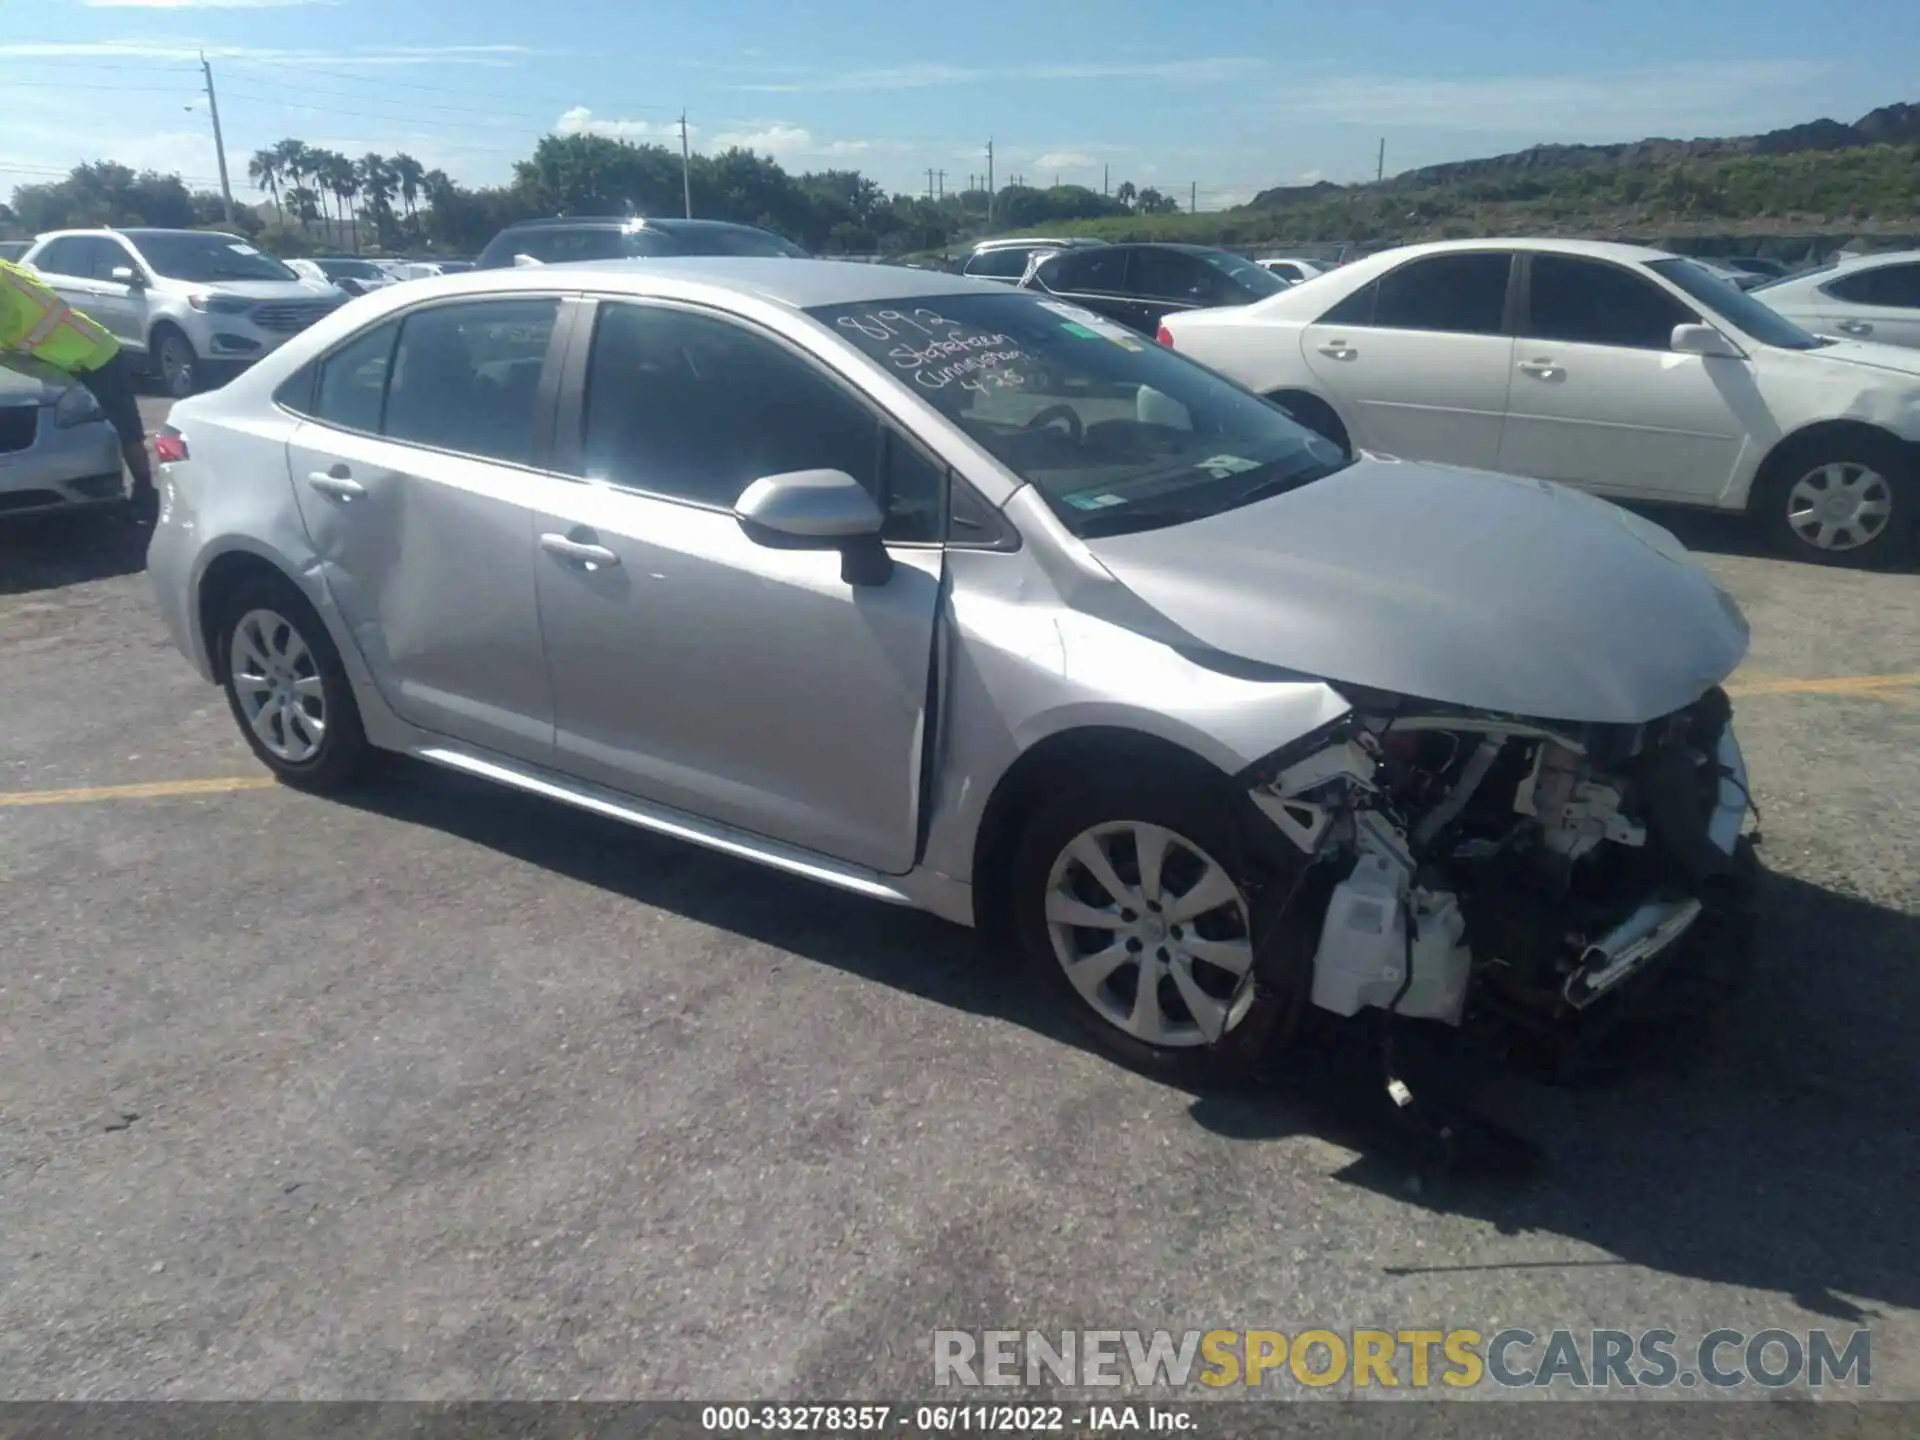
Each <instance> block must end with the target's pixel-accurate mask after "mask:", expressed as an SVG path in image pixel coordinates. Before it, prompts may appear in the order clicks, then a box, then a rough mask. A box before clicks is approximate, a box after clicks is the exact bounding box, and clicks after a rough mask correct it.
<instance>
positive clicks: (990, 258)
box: [966, 248, 1033, 280]
mask: <svg viewBox="0 0 1920 1440" xmlns="http://www.w3.org/2000/svg"><path fill="white" fill-rule="evenodd" d="M1032 253H1033V252H1032V251H1031V250H1022V249H1017V248H1016V249H1005V250H983V251H982V252H981V253H980V254H978V255H973V256H969V257H968V259H967V268H966V273H967V274H969V275H978V276H981V277H983V278H985V279H989V280H1018V279H1019V278H1020V277H1021V276H1022V275H1024V274H1026V273H1027V257H1028V256H1029V255H1031V254H1032Z"/></svg>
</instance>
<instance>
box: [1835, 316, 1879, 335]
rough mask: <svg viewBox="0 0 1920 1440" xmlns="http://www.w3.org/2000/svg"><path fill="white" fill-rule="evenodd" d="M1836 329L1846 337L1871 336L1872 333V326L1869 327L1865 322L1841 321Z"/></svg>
mask: <svg viewBox="0 0 1920 1440" xmlns="http://www.w3.org/2000/svg"><path fill="white" fill-rule="evenodd" d="M1837 328H1838V329H1839V330H1841V331H1842V332H1843V333H1845V334H1848V335H1871V334H1872V333H1873V326H1871V325H1869V324H1868V323H1867V322H1866V321H1865V320H1842V321H1841V322H1840V324H1839V326H1838V327H1837Z"/></svg>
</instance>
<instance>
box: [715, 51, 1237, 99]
mask: <svg viewBox="0 0 1920 1440" xmlns="http://www.w3.org/2000/svg"><path fill="white" fill-rule="evenodd" d="M1265 64H1266V61H1264V60H1261V59H1257V58H1254V57H1249V56H1226V57H1221V58H1214V59H1203V60H1154V61H1139V62H1134V61H1113V62H1098V61H1096V62H1092V63H1085V64H1069V65H1015V66H1007V67H1003V68H996V69H975V68H971V67H968V66H964V65H942V64H937V63H926V64H917V65H896V66H890V67H887V68H883V69H877V70H849V71H843V72H840V73H838V74H835V73H806V72H801V73H798V74H790V78H787V79H784V80H766V81H756V82H753V83H750V84H736V85H734V86H732V87H730V88H732V89H735V90H753V91H764V92H771V93H783V94H792V93H798V92H803V91H810V92H826V91H847V90H927V89H932V88H934V87H937V86H943V85H976V84H987V83H992V82H995V81H1003V82H1004V81H1022V80H1166V81H1173V82H1184V83H1189V84H1193V83H1202V84H1204V83H1211V82H1218V81H1222V80H1227V79H1231V78H1233V77H1235V76H1239V75H1245V74H1247V73H1249V72H1251V71H1254V70H1258V69H1260V68H1261V67H1263V66H1264V65H1265Z"/></svg>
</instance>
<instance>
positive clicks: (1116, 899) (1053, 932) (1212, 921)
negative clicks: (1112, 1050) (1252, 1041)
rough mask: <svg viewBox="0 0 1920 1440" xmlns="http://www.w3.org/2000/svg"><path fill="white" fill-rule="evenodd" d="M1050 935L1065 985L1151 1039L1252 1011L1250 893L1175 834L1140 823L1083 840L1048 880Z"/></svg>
mask: <svg viewBox="0 0 1920 1440" xmlns="http://www.w3.org/2000/svg"><path fill="white" fill-rule="evenodd" d="M1046 918H1047V933H1048V935H1049V937H1050V938H1051V940H1052V942H1053V953H1054V958H1055V959H1056V960H1058V961H1059V962H1060V967H1061V969H1062V970H1064V971H1065V972H1066V976H1067V979H1068V981H1069V982H1070V983H1071V984H1072V986H1073V988H1074V989H1075V990H1076V991H1078V992H1079V994H1080V996H1081V998H1082V999H1084V1000H1085V1001H1086V1002H1087V1003H1088V1004H1089V1005H1091V1006H1092V1007H1093V1009H1094V1010H1095V1011H1096V1012H1097V1013H1098V1014H1099V1015H1100V1016H1101V1017H1102V1018H1103V1019H1105V1020H1106V1021H1108V1022H1109V1023H1110V1024H1112V1025H1114V1026H1116V1027H1118V1028H1119V1029H1120V1030H1122V1031H1124V1032H1125V1033H1127V1034H1128V1035H1131V1036H1133V1037H1134V1038H1135V1039H1136V1040H1140V1041H1142V1042H1144V1043H1146V1044H1149V1045H1156V1046H1162V1047H1166V1048H1169V1049H1177V1048H1186V1047H1192V1046H1197V1045H1203V1044H1206V1043H1209V1042H1210V1041H1213V1040H1216V1039H1218V1038H1219V1037H1220V1036H1221V1035H1223V1034H1224V1033H1226V1032H1227V1031H1228V1030H1231V1029H1232V1028H1233V1027H1234V1026H1235V1025H1237V1024H1238V1023H1239V1022H1240V1021H1241V1020H1242V1019H1243V1018H1244V1017H1245V1015H1246V1012H1247V1010H1248V1009H1249V1008H1250V1007H1251V1005H1252V1001H1253V987H1252V986H1247V987H1246V992H1245V994H1244V995H1241V996H1240V997H1239V998H1238V1000H1237V1001H1236V999H1235V994H1234V992H1235V990H1236V988H1237V987H1238V986H1239V984H1240V980H1241V977H1242V976H1244V975H1245V974H1246V973H1247V971H1248V970H1249V969H1250V968H1251V967H1252V965H1253V939H1252V928H1251V924H1250V922H1249V918H1248V909H1247V901H1246V896H1245V895H1244V894H1243V893H1242V892H1241V889H1240V886H1239V885H1238V884H1237V883H1236V882H1235V881H1234V879H1233V877H1232V876H1231V875H1230V874H1229V873H1228V872H1227V869H1226V867H1225V866H1223V865H1221V864H1220V862H1219V861H1217V860H1216V859H1214V858H1213V856H1211V855H1209V854H1208V853H1207V852H1206V851H1205V850H1204V849H1202V848H1201V847H1200V846H1199V845H1197V844H1195V843H1194V842H1193V841H1191V840H1189V839H1187V838H1186V837H1185V836H1184V835H1181V834H1179V833H1178V832H1176V831H1173V830H1169V829H1167V828H1165V827H1164V826H1160V825H1149V824H1146V823H1144V822H1141V821H1131V820H1128V821H1117V822H1112V823H1108V824H1103V825H1096V826H1093V827H1091V828H1090V829H1087V830H1083V831H1082V832H1081V833H1080V834H1079V835H1077V836H1075V837H1074V839H1073V840H1072V841H1070V842H1069V843H1068V844H1067V845H1066V847H1065V848H1064V849H1062V850H1061V852H1060V854H1059V856H1058V857H1057V858H1056V859H1055V860H1054V863H1053V868H1052V871H1051V873H1050V874H1049V875H1048V877H1047V893H1046Z"/></svg>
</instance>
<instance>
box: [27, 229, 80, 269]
mask: <svg viewBox="0 0 1920 1440" xmlns="http://www.w3.org/2000/svg"><path fill="white" fill-rule="evenodd" d="M86 264H87V257H86V242H85V239H84V237H82V236H78V235H68V236H64V237H63V238H61V239H59V240H49V241H48V242H47V248H46V249H44V250H42V251H41V252H40V253H39V255H38V256H36V257H35V258H34V262H33V268H34V269H36V270H38V271H39V272H40V273H41V274H43V275H73V276H80V275H85V274H86V273H87V271H86V268H85V267H86Z"/></svg>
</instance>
